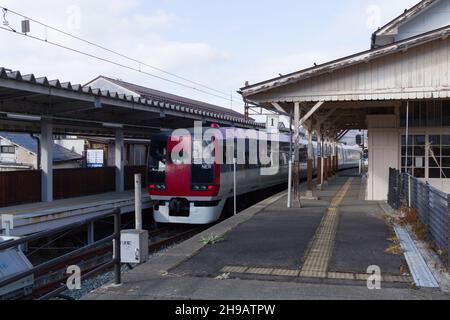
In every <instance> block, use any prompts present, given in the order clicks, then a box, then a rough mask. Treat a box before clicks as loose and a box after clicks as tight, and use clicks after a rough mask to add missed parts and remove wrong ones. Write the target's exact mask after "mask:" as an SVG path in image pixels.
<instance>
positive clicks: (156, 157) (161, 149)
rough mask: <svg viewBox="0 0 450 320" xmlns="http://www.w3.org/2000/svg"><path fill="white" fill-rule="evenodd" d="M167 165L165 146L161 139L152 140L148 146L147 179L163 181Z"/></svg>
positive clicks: (154, 181)
mask: <svg viewBox="0 0 450 320" xmlns="http://www.w3.org/2000/svg"><path fill="white" fill-rule="evenodd" d="M166 165H167V146H166V143H164V142H163V141H154V142H152V146H151V148H150V157H149V165H148V181H149V182H150V183H165V181H166Z"/></svg>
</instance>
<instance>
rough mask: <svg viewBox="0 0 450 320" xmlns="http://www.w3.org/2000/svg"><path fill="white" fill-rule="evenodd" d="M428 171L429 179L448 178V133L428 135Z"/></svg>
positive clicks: (449, 163) (449, 156)
mask: <svg viewBox="0 0 450 320" xmlns="http://www.w3.org/2000/svg"><path fill="white" fill-rule="evenodd" d="M428 140H429V144H430V148H429V158H428V161H429V162H428V163H429V172H428V177H429V178H430V179H449V178H450V135H430V136H429V139H428Z"/></svg>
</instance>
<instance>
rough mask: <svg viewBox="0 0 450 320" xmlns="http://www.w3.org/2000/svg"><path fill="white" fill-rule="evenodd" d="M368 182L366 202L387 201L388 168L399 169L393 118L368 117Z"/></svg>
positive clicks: (397, 142) (397, 143) (396, 136)
mask: <svg viewBox="0 0 450 320" xmlns="http://www.w3.org/2000/svg"><path fill="white" fill-rule="evenodd" d="M367 119H368V125H369V180H368V192H367V195H368V196H367V200H374V201H381V200H387V195H388V191H389V168H390V167H391V168H399V134H398V129H397V118H396V117H395V116H390V115H388V116H368V117H367Z"/></svg>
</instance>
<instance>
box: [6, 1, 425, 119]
mask: <svg viewBox="0 0 450 320" xmlns="http://www.w3.org/2000/svg"><path fill="white" fill-rule="evenodd" d="M417 2H418V0H395V1H392V0H340V1H331V0H315V1H306V0H277V1H274V0H246V1H242V0H222V1H218V0H188V1H187V0H145V1H144V0H70V1H64V0H40V1H35V0H21V1H17V0H0V6H2V7H6V8H8V9H10V10H12V11H16V12H18V13H20V14H23V15H26V16H28V17H30V18H32V19H35V20H38V21H41V22H44V23H45V24H47V25H49V26H52V27H56V28H58V29H61V30H63V31H65V32H68V33H71V34H74V35H76V36H79V37H82V38H84V39H86V40H89V41H91V42H94V43H96V44H99V45H102V46H104V47H107V48H109V49H111V50H115V51H118V52H120V53H123V54H125V55H127V56H129V57H131V58H134V59H136V60H139V61H141V62H143V63H145V64H148V65H151V66H155V67H157V68H161V69H164V70H166V71H168V72H170V73H173V74H177V75H179V76H182V77H184V78H187V79H190V80H192V81H195V82H198V83H201V84H204V85H206V86H208V87H210V88H214V89H215V90H218V91H220V93H218V92H216V91H214V92H211V93H213V94H214V95H220V96H222V98H219V97H216V96H213V95H207V94H204V93H201V92H199V91H196V90H193V89H191V88H185V87H183V86H179V85H176V84H173V83H170V82H166V81H163V80H161V79H157V78H155V77H151V76H149V75H147V74H143V73H139V72H138V71H133V70H130V69H126V68H123V67H119V66H116V65H113V64H110V63H106V62H102V61H99V60H97V59H94V58H91V57H87V56H83V55H80V54H78V53H74V52H70V51H68V50H65V49H62V48H58V47H55V46H52V45H50V44H48V43H45V42H42V41H37V40H34V39H31V38H29V37H28V38H26V37H23V36H21V35H18V34H14V33H11V32H7V31H4V30H0V42H1V43H2V49H1V50H0V66H2V67H5V68H8V69H12V70H20V71H21V73H22V74H28V73H33V74H35V75H36V76H47V77H48V78H50V79H60V80H61V81H70V82H71V83H72V84H76V83H81V84H85V83H87V82H89V81H90V80H92V79H94V78H95V77H97V76H98V75H105V76H109V77H113V78H117V79H122V80H124V81H128V82H133V83H137V84H140V85H144V86H147V87H151V88H154V89H158V90H162V91H167V92H171V93H173V94H178V95H182V96H187V97H190V98H193V99H198V100H202V101H205V102H209V103H213V104H217V105H221V106H224V107H232V108H233V109H234V110H236V111H240V112H243V107H242V100H240V96H239V95H238V94H237V93H236V91H237V90H238V89H239V88H240V87H242V86H243V85H244V83H245V82H246V81H248V82H249V83H256V82H260V81H263V80H267V79H269V78H273V77H276V76H278V74H280V73H281V74H286V73H289V72H294V71H297V70H300V69H303V68H306V67H310V66H312V65H313V64H314V63H318V64H320V63H324V62H327V61H330V60H332V59H336V58H340V57H342V56H346V55H350V54H353V53H356V52H359V51H363V50H367V49H369V47H370V38H371V33H372V32H373V31H374V30H375V29H376V28H378V27H380V26H382V25H384V24H385V23H387V22H389V21H390V20H392V19H393V18H395V17H396V16H398V15H399V14H401V13H402V12H403V11H404V10H405V9H406V8H410V7H411V6H413V5H414V4H416V3H417ZM5 19H6V20H7V21H8V23H9V25H10V26H11V27H12V28H14V29H16V30H19V31H20V21H21V20H22V18H21V17H19V16H16V15H14V14H13V13H12V12H8V13H7V14H6V16H5ZM0 20H2V23H1V24H0V27H4V25H3V23H4V21H3V18H2V17H1V16H0ZM29 35H30V36H34V37H38V38H41V39H47V40H48V41H51V42H55V43H58V44H60V45H64V46H68V47H71V48H74V49H77V50H80V51H83V52H86V53H89V54H92V55H97V56H99V57H102V58H103V59H109V60H111V61H114V62H116V63H119V64H123V65H126V66H128V67H131V68H134V69H140V70H141V71H145V72H147V73H151V74H154V75H157V76H163V77H167V78H169V79H172V80H175V81H180V79H177V78H173V77H172V76H169V75H166V74H164V73H161V72H160V71H157V70H154V69H151V68H149V67H146V66H144V65H139V63H137V62H134V61H130V60H128V59H125V58H123V57H120V56H117V55H113V54H111V53H108V52H105V51H103V50H99V49H97V48H95V47H93V46H90V45H87V44H85V43H82V42H80V41H78V40H74V39H71V38H69V37H67V36H65V35H63V34H60V33H57V32H54V31H52V30H51V29H49V28H44V27H43V26H41V25H39V24H36V23H34V22H31V32H30V33H29ZM4 44H7V45H4ZM181 82H183V81H181ZM184 83H186V82H184ZM186 84H188V85H189V86H190V87H192V86H194V85H192V84H189V83H186ZM196 87H197V88H201V87H199V86H196ZM225 96H226V97H225ZM231 96H233V102H231V101H229V100H230V97H231Z"/></svg>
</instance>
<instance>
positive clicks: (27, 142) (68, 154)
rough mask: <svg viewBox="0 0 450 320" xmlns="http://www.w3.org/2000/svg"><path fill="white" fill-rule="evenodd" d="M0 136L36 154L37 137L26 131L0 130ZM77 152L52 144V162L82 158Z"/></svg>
mask: <svg viewBox="0 0 450 320" xmlns="http://www.w3.org/2000/svg"><path fill="white" fill-rule="evenodd" d="M0 137H2V138H4V139H6V140H8V141H10V142H11V143H13V144H15V145H18V146H20V147H22V148H24V149H26V150H28V151H29V152H32V153H34V154H37V152H38V139H37V138H34V137H33V136H31V134H28V133H13V132H0ZM82 158H83V157H82V156H80V155H79V154H78V153H75V152H73V151H70V150H69V149H66V148H64V147H62V146H60V145H57V144H53V161H54V162H66V161H74V160H79V159H82Z"/></svg>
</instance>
